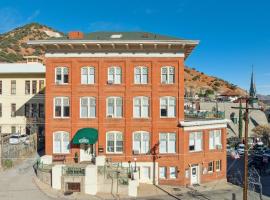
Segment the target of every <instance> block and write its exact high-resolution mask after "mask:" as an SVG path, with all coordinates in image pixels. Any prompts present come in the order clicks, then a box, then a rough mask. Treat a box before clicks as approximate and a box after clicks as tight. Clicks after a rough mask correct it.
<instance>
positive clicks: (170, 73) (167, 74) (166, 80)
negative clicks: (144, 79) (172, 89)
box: [161, 66, 175, 84]
mask: <svg viewBox="0 0 270 200" xmlns="http://www.w3.org/2000/svg"><path fill="white" fill-rule="evenodd" d="M174 71H175V70H174V67H172V66H164V67H161V83H162V84H173V83H174V81H175V74H174Z"/></svg>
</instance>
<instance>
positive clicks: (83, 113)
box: [80, 97, 96, 118]
mask: <svg viewBox="0 0 270 200" xmlns="http://www.w3.org/2000/svg"><path fill="white" fill-rule="evenodd" d="M80 102H81V103H80V117H81V118H95V117H96V98H95V97H81V99H80Z"/></svg>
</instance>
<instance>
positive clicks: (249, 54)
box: [0, 0, 270, 94]
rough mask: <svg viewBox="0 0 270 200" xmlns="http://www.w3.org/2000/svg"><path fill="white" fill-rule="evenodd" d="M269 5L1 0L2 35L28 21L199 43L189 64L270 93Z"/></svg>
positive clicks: (223, 0) (214, 0) (213, 0)
mask: <svg viewBox="0 0 270 200" xmlns="http://www.w3.org/2000/svg"><path fill="white" fill-rule="evenodd" d="M269 11H270V1H269V0H257V1H255V0H204V1H202V0H166V1H165V0H163V1H161V0H160V1H158V0H144V1H142V0H130V1H127V0H107V1H106V0H99V1H96V0H77V1H69V0H12V1H10V0H1V1H0V33H1V32H5V31H8V30H10V29H12V28H14V27H17V26H20V25H23V24H25V23H29V22H39V23H42V24H46V25H48V26H51V27H53V28H55V29H57V30H60V31H63V32H68V31H71V30H81V31H84V32H91V31H98V30H108V31H150V32H156V33H161V34H167V35H172V36H178V37H182V38H187V39H198V40H200V41H201V43H200V45H199V46H198V47H197V48H196V50H195V51H194V52H193V54H192V55H191V56H190V57H189V58H188V60H187V62H186V64H187V65H188V66H190V67H195V68H196V69H198V70H200V71H203V72H205V73H207V74H210V75H214V76H218V77H220V78H223V79H225V80H228V81H230V82H232V83H234V84H236V85H239V86H240V87H243V88H244V89H248V88H249V81H250V74H251V66H252V64H253V65H254V71H255V75H256V84H257V91H258V92H259V93H261V94H270V81H269V80H270V12H269Z"/></svg>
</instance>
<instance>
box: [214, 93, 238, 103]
mask: <svg viewBox="0 0 270 200" xmlns="http://www.w3.org/2000/svg"><path fill="white" fill-rule="evenodd" d="M239 97H240V95H239V93H237V92H235V91H231V90H228V91H226V92H223V93H222V94H220V95H219V96H218V97H217V99H218V100H219V101H226V102H234V101H236V100H237V99H238V98H239Z"/></svg>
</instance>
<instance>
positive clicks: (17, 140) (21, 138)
mask: <svg viewBox="0 0 270 200" xmlns="http://www.w3.org/2000/svg"><path fill="white" fill-rule="evenodd" d="M27 138H28V136H27V135H25V134H22V135H20V134H15V135H12V136H11V137H10V138H9V144H19V143H21V142H25V141H26V140H27Z"/></svg>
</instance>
